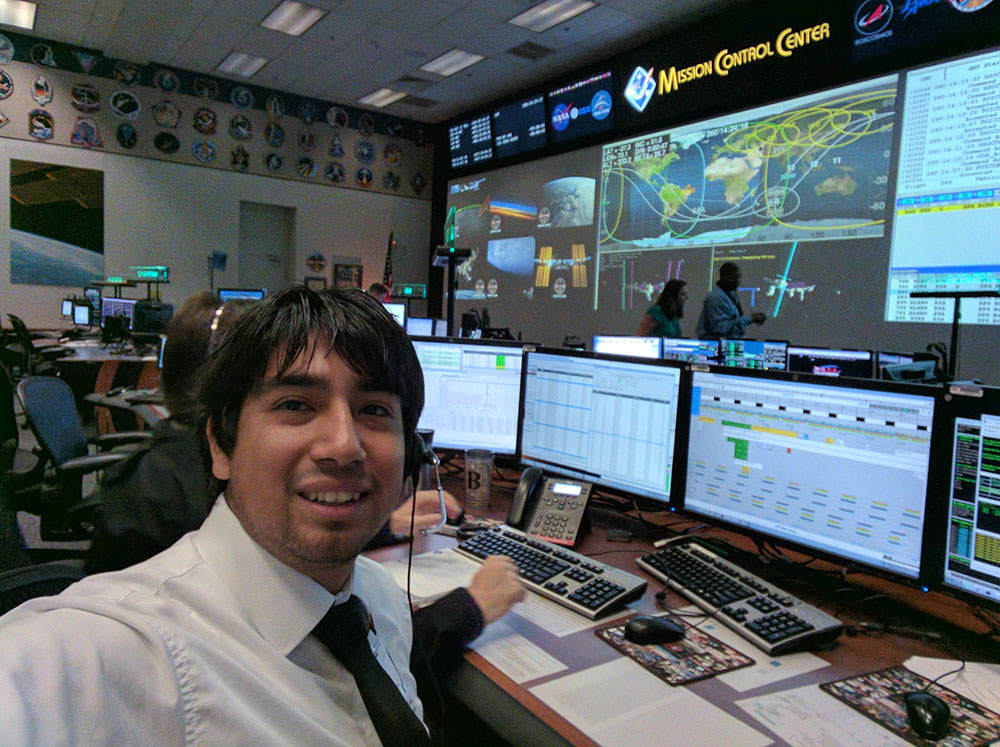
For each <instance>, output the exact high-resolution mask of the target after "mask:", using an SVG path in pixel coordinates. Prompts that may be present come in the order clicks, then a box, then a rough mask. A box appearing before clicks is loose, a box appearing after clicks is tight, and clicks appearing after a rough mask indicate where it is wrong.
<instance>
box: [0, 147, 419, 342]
mask: <svg viewBox="0 0 1000 747" xmlns="http://www.w3.org/2000/svg"><path fill="white" fill-rule="evenodd" d="M11 158H14V159H22V160H30V161H39V162H43V163H55V164H62V165H67V166H77V167H81V168H88V169H100V170H101V171H103V172H104V241H105V249H104V260H105V264H104V267H105V274H106V275H107V274H128V268H129V266H130V265H154V264H156V265H167V266H168V267H169V268H170V284H169V285H165V286H162V287H161V295H162V298H163V300H164V301H167V302H171V303H174V304H180V303H181V302H182V301H183V300H184V299H185V298H187V297H188V296H190V295H191V294H193V293H196V292H199V291H203V290H208V286H209V273H208V266H207V260H206V258H207V256H208V254H209V253H210V252H212V251H214V250H220V251H224V252H227V253H228V255H229V261H228V264H227V267H226V271H225V272H216V273H215V283H216V287H220V286H222V287H226V286H230V287H235V286H238V284H239V283H238V278H239V262H240V257H239V250H238V237H239V204H240V201H241V200H249V201H252V202H260V203H266V204H273V205H284V206H290V207H294V208H295V209H296V222H297V225H296V230H295V277H296V278H297V279H302V278H303V277H305V276H306V275H310V276H313V275H320V274H325V275H326V277H327V279H328V281H329V279H330V278H331V277H332V272H333V262H334V257H335V256H341V257H356V258H359V259H360V261H361V263H362V264H363V266H364V278H363V282H364V285H365V286H367V285H369V284H370V283H372V282H374V281H376V280H378V281H381V279H382V268H383V263H384V261H385V248H386V241H387V239H388V236H389V232H390V231H395V239H396V249H395V250H394V252H393V278H394V280H396V281H397V282H427V256H428V255H427V252H428V236H429V235H430V212H431V203H430V201H428V200H419V199H413V198H408V197H396V196H391V195H384V194H378V193H369V192H362V191H359V190H355V189H340V188H336V187H331V186H328V185H319V184H317V185H313V184H308V183H303V182H299V181H293V180H285V179H276V178H269V177H263V176H256V175H253V174H241V173H236V172H229V171H224V170H220V169H209V168H201V167H197V166H188V165H184V164H175V163H170V162H166V161H155V160H148V159H144V158H136V157H132V156H123V155H117V154H113V153H104V152H99V151H88V150H85V149H82V148H75V147H68V146H60V145H50V144H42V143H35V142H30V141H21V140H12V139H0V185H2V187H0V195H2V199H0V311H2V312H3V313H4V314H7V313H9V312H14V313H16V314H18V315H20V316H21V317H22V318H24V320H25V322H26V323H27V324H28V325H29V326H31V327H61V326H65V322H64V321H63V320H61V319H60V318H59V303H58V302H59V300H60V299H61V298H63V297H64V296H65V295H67V294H68V293H80V292H81V289H80V288H75V287H71V288H66V287H59V286H47V285H22V284H16V285H15V284H12V283H11V282H10V235H9V233H10V199H9V197H10V159H11ZM315 252H319V253H320V254H322V255H324V256H325V257H326V258H327V267H326V270H325V273H317V272H313V271H311V270H308V269H307V268H306V265H305V259H306V257H308V256H309V255H310V254H313V253H315ZM143 289H144V286H139V287H138V288H135V289H130V290H128V291H126V293H125V295H127V296H130V297H139V296H140V293H141V292H143ZM423 311H424V309H423V308H421V307H420V306H418V305H417V304H415V305H414V308H413V309H412V310H411V313H413V314H422V313H423ZM5 321H6V320H5ZM5 326H6V324H5Z"/></svg>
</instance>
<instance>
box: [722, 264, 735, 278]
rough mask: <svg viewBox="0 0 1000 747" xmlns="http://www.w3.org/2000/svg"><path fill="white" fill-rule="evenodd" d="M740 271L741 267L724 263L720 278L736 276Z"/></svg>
mask: <svg viewBox="0 0 1000 747" xmlns="http://www.w3.org/2000/svg"><path fill="white" fill-rule="evenodd" d="M739 271H740V266H739V265H738V264H736V263H735V262H723V263H722V265H721V266H720V267H719V277H720V278H724V277H726V276H727V275H734V274H736V273H737V272H739Z"/></svg>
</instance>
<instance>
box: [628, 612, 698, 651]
mask: <svg viewBox="0 0 1000 747" xmlns="http://www.w3.org/2000/svg"><path fill="white" fill-rule="evenodd" d="M683 637H684V626H683V625H681V624H680V623H676V622H674V621H673V620H671V619H670V618H667V617H653V616H652V615H636V616H635V617H633V618H631V619H630V620H629V621H628V622H627V623H625V640H627V641H632V643H638V644H639V645H640V646H647V645H649V644H652V643H673V642H674V641H679V640H680V639H681V638H683Z"/></svg>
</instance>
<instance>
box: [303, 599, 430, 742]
mask: <svg viewBox="0 0 1000 747" xmlns="http://www.w3.org/2000/svg"><path fill="white" fill-rule="evenodd" d="M369 628H370V624H369V619H368V611H367V610H366V609H365V605H364V603H363V602H362V601H361V600H360V599H358V598H357V597H355V596H352V597H351V598H350V599H348V600H347V601H346V602H344V603H343V604H337V605H334V606H333V607H331V608H330V611H329V612H327V613H326V615H325V616H324V617H323V619H322V620H320V621H319V624H318V625H317V626H316V629H315V630H314V631H313V635H315V636H316V637H317V638H318V639H319V640H320V641H321V642H322V643H323V645H324V646H326V647H327V648H328V649H330V653H331V654H333V655H334V656H335V657H336V659H337V661H339V662H340V663H341V664H343V665H344V666H345V667H346V668H347V670H348V671H349V672H350V673H351V674H352V675H354V681H355V682H356V683H357V685H358V690H360V691H361V698H362V700H364V702H365V708H366V709H368V715H369V716H370V717H371V720H372V723H373V724H374V725H375V731H377V732H378V736H379V739H380V740H381V741H382V744H384V745H386V747H392V746H394V745H399V747H412V746H413V745H429V744H430V743H431V740H430V737H429V736H428V735H427V730H426V729H424V725H423V724H422V723H420V719H418V718H417V715H416V714H415V713H414V712H413V709H411V708H410V706H409V704H408V703H407V702H406V699H405V698H404V697H403V694H402V693H400V692H399V688H398V687H396V683H395V682H393V681H392V679H391V678H390V677H389V675H388V674H386V671H385V670H384V669H382V665H381V664H379V663H378V659H376V658H375V654H373V653H372V650H371V647H370V646H369V645H368V630H369Z"/></svg>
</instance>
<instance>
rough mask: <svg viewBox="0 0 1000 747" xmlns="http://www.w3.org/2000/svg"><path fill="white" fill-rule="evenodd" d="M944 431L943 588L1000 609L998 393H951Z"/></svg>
mask: <svg viewBox="0 0 1000 747" xmlns="http://www.w3.org/2000/svg"><path fill="white" fill-rule="evenodd" d="M945 427H946V429H947V431H946V435H947V437H948V441H949V447H950V450H951V473H950V477H951V481H950V483H949V489H948V503H947V506H948V508H947V521H946V522H945V526H946V542H947V544H946V546H945V554H944V562H943V569H942V570H943V579H942V580H943V584H944V586H945V588H947V589H950V590H954V591H959V592H963V593H965V594H971V595H972V596H974V597H976V598H977V599H978V600H986V601H989V602H992V603H993V604H995V605H998V606H1000V389H994V388H983V389H981V390H978V391H973V392H971V396H962V395H955V396H954V397H953V398H952V401H951V402H950V405H949V411H948V416H947V419H946V421H945Z"/></svg>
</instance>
